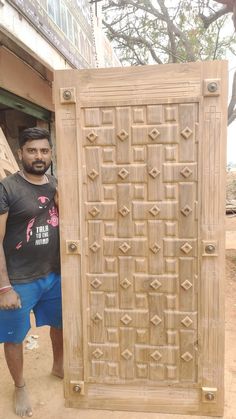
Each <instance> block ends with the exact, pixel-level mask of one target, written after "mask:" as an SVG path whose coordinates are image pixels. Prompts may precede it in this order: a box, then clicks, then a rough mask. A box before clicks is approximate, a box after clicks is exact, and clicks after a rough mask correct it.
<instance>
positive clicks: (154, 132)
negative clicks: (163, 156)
mask: <svg viewBox="0 0 236 419" xmlns="http://www.w3.org/2000/svg"><path fill="white" fill-rule="evenodd" d="M148 135H149V137H150V138H151V139H152V140H156V139H157V137H159V135H160V133H159V131H158V130H157V129H156V128H153V130H152V131H151V132H149V133H148Z"/></svg>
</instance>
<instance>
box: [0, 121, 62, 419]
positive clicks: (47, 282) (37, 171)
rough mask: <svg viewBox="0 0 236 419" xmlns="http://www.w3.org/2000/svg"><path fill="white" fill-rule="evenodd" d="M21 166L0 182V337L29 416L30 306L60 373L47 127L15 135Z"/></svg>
mask: <svg viewBox="0 0 236 419" xmlns="http://www.w3.org/2000/svg"><path fill="white" fill-rule="evenodd" d="M19 145H20V149H19V150H18V154H19V159H20V160H21V163H22V170H21V171H19V172H17V173H15V174H13V175H10V176H8V177H7V178H5V179H3V180H2V181H1V182H0V343H4V352H5V358H6V362H7V365H8V368H9V371H10V374H11V376H12V378H13V381H14V384H15V389H14V403H15V411H16V414H17V415H19V416H32V409H31V405H30V401H29V396H28V392H27V388H26V384H25V380H24V376H23V340H24V338H25V336H26V334H27V333H28V331H29V329H30V312H31V310H33V312H34V315H35V319H36V325H37V326H43V325H48V326H50V337H51V341H52V350H53V367H52V374H54V375H56V376H59V377H62V376H63V345H62V310H61V286H60V257H59V231H58V211H57V206H56V205H55V196H56V195H55V194H56V180H55V178H54V177H53V176H51V175H48V174H46V171H47V170H48V168H49V167H50V165H51V158H52V143H51V139H50V135H49V132H48V131H47V130H45V129H41V128H37V127H34V128H28V129H26V130H24V131H23V132H22V133H21V135H20V138H19Z"/></svg>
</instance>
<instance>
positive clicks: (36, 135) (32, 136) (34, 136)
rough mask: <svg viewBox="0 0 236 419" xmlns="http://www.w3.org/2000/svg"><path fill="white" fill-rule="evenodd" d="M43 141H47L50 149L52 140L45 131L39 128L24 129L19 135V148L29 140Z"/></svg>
mask: <svg viewBox="0 0 236 419" xmlns="http://www.w3.org/2000/svg"><path fill="white" fill-rule="evenodd" d="M44 139H46V140H48V142H49V144H50V146H51V147H52V140H51V137H50V133H49V131H48V130H47V129H45V128H39V127H33V128H26V129H24V130H23V131H22V132H21V133H20V135H19V146H20V148H22V147H23V145H25V143H26V142H27V141H30V140H44Z"/></svg>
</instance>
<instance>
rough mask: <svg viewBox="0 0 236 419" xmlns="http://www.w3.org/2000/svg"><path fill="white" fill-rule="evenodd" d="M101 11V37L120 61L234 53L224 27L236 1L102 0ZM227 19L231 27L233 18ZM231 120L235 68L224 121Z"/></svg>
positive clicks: (235, 45)
mask: <svg viewBox="0 0 236 419" xmlns="http://www.w3.org/2000/svg"><path fill="white" fill-rule="evenodd" d="M173 3H174V5H173ZM103 9H104V21H103V24H104V27H105V29H106V32H107V35H108V37H109V39H110V40H111V42H112V43H113V45H114V47H115V49H116V50H117V55H118V56H119V58H120V60H121V62H122V63H123V64H124V65H144V64H150V63H152V64H153V63H157V64H164V63H180V62H190V61H198V60H217V59H224V58H225V57H226V53H227V52H230V53H231V54H233V55H236V38H235V34H234V30H233V25H232V24H230V25H229V22H230V19H231V17H232V14H233V17H234V16H236V0H216V1H214V0H178V1H177V0H176V1H173V0H116V1H113V0H106V1H105V2H104V7H103ZM233 21H234V24H235V25H236V18H234V19H233ZM229 27H232V29H231V30H229V29H227V28H229ZM226 30H227V32H226ZM230 32H231V33H230ZM234 119H236V72H235V75H234V83H233V89H232V95H231V100H230V103H229V108H228V124H230V123H231V122H232V121H233V120H234Z"/></svg>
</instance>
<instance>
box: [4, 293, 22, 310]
mask: <svg viewBox="0 0 236 419" xmlns="http://www.w3.org/2000/svg"><path fill="white" fill-rule="evenodd" d="M17 308H21V301H20V296H19V295H18V294H17V292H16V291H15V290H14V289H13V288H12V289H11V290H10V291H8V292H5V293H4V294H2V295H1V294H0V310H16V309H17Z"/></svg>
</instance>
